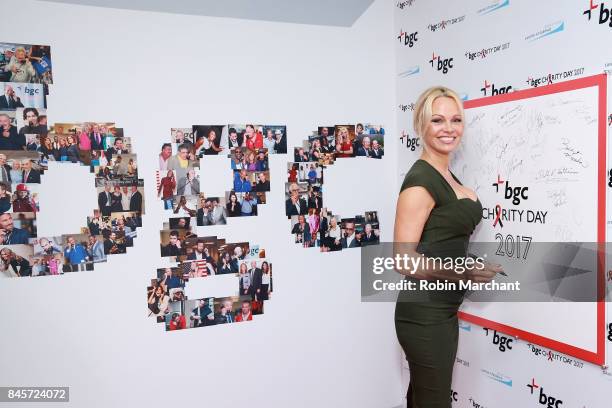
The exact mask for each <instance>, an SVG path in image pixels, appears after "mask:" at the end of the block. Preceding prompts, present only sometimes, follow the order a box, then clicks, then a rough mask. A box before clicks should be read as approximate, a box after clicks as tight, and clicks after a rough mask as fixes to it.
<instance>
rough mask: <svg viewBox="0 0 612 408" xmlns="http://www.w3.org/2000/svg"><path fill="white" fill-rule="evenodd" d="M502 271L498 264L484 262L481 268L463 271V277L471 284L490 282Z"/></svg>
mask: <svg viewBox="0 0 612 408" xmlns="http://www.w3.org/2000/svg"><path fill="white" fill-rule="evenodd" d="M503 270H504V269H503V268H502V266H501V265H499V264H492V263H490V262H484V267H483V268H476V267H474V268H469V269H468V270H466V271H465V276H466V277H467V278H468V279H469V280H471V281H472V282H478V283H480V282H484V283H486V282H490V281H491V280H492V279H493V278H494V277H495V276H496V275H497V274H498V273H500V272H502V271H503Z"/></svg>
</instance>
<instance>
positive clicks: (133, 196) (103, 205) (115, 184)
mask: <svg viewBox="0 0 612 408" xmlns="http://www.w3.org/2000/svg"><path fill="white" fill-rule="evenodd" d="M133 182H134V181H130V182H129V183H120V182H119V181H118V180H113V181H103V183H104V184H103V185H102V186H100V184H101V182H100V181H97V182H96V185H97V187H96V191H97V192H98V209H99V210H100V213H101V215H103V216H110V215H111V213H122V212H126V211H132V212H141V211H142V206H143V197H144V188H143V187H140V186H137V185H130V184H131V183H133ZM121 184H124V185H121Z"/></svg>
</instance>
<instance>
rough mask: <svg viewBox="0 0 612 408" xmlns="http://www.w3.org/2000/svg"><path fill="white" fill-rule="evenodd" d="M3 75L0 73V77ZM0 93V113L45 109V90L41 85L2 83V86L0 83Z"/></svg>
mask: <svg viewBox="0 0 612 408" xmlns="http://www.w3.org/2000/svg"><path fill="white" fill-rule="evenodd" d="M1 58H2V57H1V56H0V59H1ZM3 74H4V72H0V76H2V75H3ZM0 82H2V81H0ZM0 91H1V92H2V93H1V94H0V111H3V110H15V109H17V108H36V109H45V108H46V107H47V106H46V98H45V90H44V87H43V85H42V84H29V83H23V82H10V83H9V82H4V84H1V83H0Z"/></svg>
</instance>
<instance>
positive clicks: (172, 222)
mask: <svg viewBox="0 0 612 408" xmlns="http://www.w3.org/2000/svg"><path fill="white" fill-rule="evenodd" d="M189 227H191V217H173V218H170V219H169V220H168V222H167V223H164V229H188V228H189Z"/></svg>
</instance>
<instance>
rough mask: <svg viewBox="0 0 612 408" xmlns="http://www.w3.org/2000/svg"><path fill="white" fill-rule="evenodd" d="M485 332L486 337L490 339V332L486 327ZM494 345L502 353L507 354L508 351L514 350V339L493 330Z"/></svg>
mask: <svg viewBox="0 0 612 408" xmlns="http://www.w3.org/2000/svg"><path fill="white" fill-rule="evenodd" d="M483 330H484V331H485V333H486V336H487V337H489V330H490V329H487V328H486V327H483ZM492 340H493V345H495V346H498V347H497V349H498V350H499V351H501V352H502V353H505V352H506V349H508V350H512V343H513V342H514V339H512V338H510V337H506V336H503V335H501V334H497V330H493V338H492Z"/></svg>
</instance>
